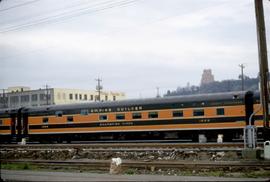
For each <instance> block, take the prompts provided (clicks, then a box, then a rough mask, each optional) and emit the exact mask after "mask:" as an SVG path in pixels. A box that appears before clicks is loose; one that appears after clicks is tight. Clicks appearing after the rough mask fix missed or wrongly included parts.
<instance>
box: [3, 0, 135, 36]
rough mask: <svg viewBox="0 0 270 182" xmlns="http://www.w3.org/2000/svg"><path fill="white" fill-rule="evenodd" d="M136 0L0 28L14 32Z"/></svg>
mask: <svg viewBox="0 0 270 182" xmlns="http://www.w3.org/2000/svg"><path fill="white" fill-rule="evenodd" d="M135 1H138V0H123V1H119V2H112V3H111V2H110V3H107V4H105V5H103V7H102V6H101V7H98V8H96V9H93V7H91V8H89V7H88V8H81V9H79V10H74V11H71V12H64V13H61V14H58V15H55V16H51V17H45V18H42V19H39V20H36V21H32V22H27V23H24V24H20V25H17V26H11V27H7V28H6V29H3V30H0V33H2V34H3V33H7V32H13V31H17V30H21V29H25V28H29V27H32V26H36V25H40V24H51V23H60V22H63V21H64V20H66V19H72V18H76V17H78V16H82V15H85V14H96V13H98V12H101V11H105V10H107V9H112V8H116V7H123V6H126V5H128V4H131V3H134V2H135Z"/></svg>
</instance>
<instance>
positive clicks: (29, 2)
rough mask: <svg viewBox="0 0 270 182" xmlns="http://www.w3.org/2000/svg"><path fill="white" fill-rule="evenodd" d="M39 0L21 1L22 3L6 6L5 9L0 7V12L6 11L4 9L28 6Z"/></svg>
mask: <svg viewBox="0 0 270 182" xmlns="http://www.w3.org/2000/svg"><path fill="white" fill-rule="evenodd" d="M38 1H40V0H33V1H28V2H25V3H21V4H17V5H14V6H11V7H8V8H5V9H0V13H1V12H4V11H7V10H10V9H14V8H18V7H22V6H26V5H29V4H32V3H35V2H38Z"/></svg>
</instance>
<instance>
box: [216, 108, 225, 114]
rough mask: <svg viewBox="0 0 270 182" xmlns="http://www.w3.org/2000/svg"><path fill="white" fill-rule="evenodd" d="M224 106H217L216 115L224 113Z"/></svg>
mask: <svg viewBox="0 0 270 182" xmlns="http://www.w3.org/2000/svg"><path fill="white" fill-rule="evenodd" d="M224 113H225V112H224V108H217V115H224Z"/></svg>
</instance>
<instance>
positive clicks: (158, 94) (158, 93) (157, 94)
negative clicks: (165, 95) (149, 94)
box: [157, 87, 160, 98]
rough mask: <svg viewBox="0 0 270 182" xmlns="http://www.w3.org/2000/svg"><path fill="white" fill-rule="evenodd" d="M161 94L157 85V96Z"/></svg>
mask: <svg viewBox="0 0 270 182" xmlns="http://www.w3.org/2000/svg"><path fill="white" fill-rule="evenodd" d="M159 97H160V95H159V87H157V98H159Z"/></svg>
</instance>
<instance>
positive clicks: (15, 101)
mask: <svg viewBox="0 0 270 182" xmlns="http://www.w3.org/2000/svg"><path fill="white" fill-rule="evenodd" d="M10 102H11V103H18V102H19V97H18V96H11V97H10Z"/></svg>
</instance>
